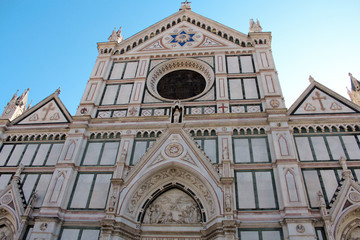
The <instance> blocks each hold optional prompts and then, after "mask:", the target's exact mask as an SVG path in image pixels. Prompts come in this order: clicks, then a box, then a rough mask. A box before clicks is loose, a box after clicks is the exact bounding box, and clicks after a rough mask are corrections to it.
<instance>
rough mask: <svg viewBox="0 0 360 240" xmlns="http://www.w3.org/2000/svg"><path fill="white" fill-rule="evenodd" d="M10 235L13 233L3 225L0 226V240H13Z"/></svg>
mask: <svg viewBox="0 0 360 240" xmlns="http://www.w3.org/2000/svg"><path fill="white" fill-rule="evenodd" d="M12 235H13V233H12V231H11V229H10V228H9V227H8V226H6V225H5V224H2V225H1V226H0V239H1V240H12V239H13V238H12Z"/></svg>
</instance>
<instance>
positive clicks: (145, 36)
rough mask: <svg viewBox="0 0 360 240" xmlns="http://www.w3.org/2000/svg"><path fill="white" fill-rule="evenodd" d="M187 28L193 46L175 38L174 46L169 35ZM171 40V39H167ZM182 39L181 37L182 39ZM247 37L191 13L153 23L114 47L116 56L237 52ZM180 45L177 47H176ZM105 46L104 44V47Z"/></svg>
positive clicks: (246, 43) (181, 13) (243, 45)
mask: <svg viewBox="0 0 360 240" xmlns="http://www.w3.org/2000/svg"><path fill="white" fill-rule="evenodd" d="M184 26H185V27H186V28H188V29H187V31H185V32H186V34H190V36H189V35H188V36H189V37H191V34H193V33H192V32H191V31H188V30H190V29H191V30H193V31H194V32H196V33H197V34H195V35H193V36H194V37H195V38H193V40H194V42H191V40H189V41H188V42H186V44H184V45H183V46H182V44H183V42H181V41H182V40H183V39H182V40H181V39H179V38H178V40H176V41H175V42H172V41H173V38H172V37H171V35H177V34H179V33H181V32H182V31H180V30H179V29H181V27H184ZM169 36H170V37H169ZM181 37H184V36H181ZM249 39H250V38H249V36H248V35H246V34H244V33H241V32H239V31H236V30H234V29H232V28H229V27H227V26H225V25H223V24H220V23H218V22H216V21H214V20H211V19H209V18H206V17H204V16H201V15H199V14H197V13H195V12H193V11H191V10H180V11H179V12H176V13H174V14H172V15H170V16H169V17H167V18H165V19H163V20H161V21H159V22H157V23H155V24H154V25H152V26H150V27H148V28H146V29H144V30H142V31H140V32H139V33H137V34H135V35H133V36H131V37H129V38H127V39H125V40H123V41H121V42H120V43H118V44H117V45H116V47H115V51H114V52H115V54H116V53H121V54H124V53H125V54H128V53H129V54H131V53H135V52H139V51H141V52H144V51H151V50H156V51H159V50H160V51H161V50H167V49H171V50H174V48H175V49H181V50H183V49H184V48H183V47H184V46H185V47H195V46H196V47H202V48H204V47H219V48H220V47H221V46H223V47H224V48H225V47H227V48H229V47H230V48H231V47H234V48H240V47H245V46H248V45H249V44H250V43H249V42H251V41H250V40H249ZM179 42H180V43H179ZM103 44H106V43H103Z"/></svg>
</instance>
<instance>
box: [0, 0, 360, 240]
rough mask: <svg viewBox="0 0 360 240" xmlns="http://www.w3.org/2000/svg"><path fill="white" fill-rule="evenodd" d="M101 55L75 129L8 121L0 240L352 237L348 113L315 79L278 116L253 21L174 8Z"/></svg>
mask: <svg viewBox="0 0 360 240" xmlns="http://www.w3.org/2000/svg"><path fill="white" fill-rule="evenodd" d="M98 50H99V56H98V58H97V60H96V64H95V66H94V70H93V72H92V73H91V77H90V79H89V81H88V83H87V86H86V88H85V91H84V94H83V97H82V99H81V102H80V105H79V108H78V110H77V112H76V114H75V115H74V116H71V115H70V114H69V113H68V111H67V110H66V107H65V106H64V105H63V104H62V102H61V100H60V98H59V91H58V90H57V91H56V92H54V93H53V94H51V95H50V96H48V97H47V98H45V99H44V100H43V101H41V102H40V103H38V104H36V105H35V106H34V107H32V108H30V109H28V110H27V111H25V112H24V113H23V114H21V113H22V112H23V111H24V109H25V107H26V99H27V94H28V91H26V92H25V93H24V94H23V95H21V97H20V98H19V99H23V102H22V104H20V105H16V104H15V99H17V95H16V94H15V95H14V98H13V99H12V100H11V101H10V102H9V104H8V106H7V107H6V108H5V109H6V112H5V113H4V114H3V115H2V117H1V118H0V125H1V126H0V137H1V142H0V144H1V152H0V166H1V167H0V190H1V191H0V239H29V240H35V239H62V240H65V239H66V240H68V239H86V240H89V239H103V240H105V239H106V240H115V239H117V240H120V239H122V240H123V239H124V240H130V239H131V240H132V239H142V240H160V239H161V240H170V239H173V240H175V239H182V240H186V239H189V240H190V239H191V240H195V239H196V240H197V239H199V240H200V239H209V240H210V239H227V240H230V239H240V240H244V239H245V240H258V239H263V240H282V239H291V240H295V239H323V240H324V239H328V240H331V239H357V238H358V236H359V229H360V219H359V217H358V216H359V214H358V212H359V211H360V210H359V207H360V186H359V184H358V181H359V180H360V147H359V146H360V124H359V118H360V114H359V112H360V107H359V106H357V105H355V104H354V103H352V102H350V101H349V100H347V99H345V98H344V97H342V96H340V95H338V94H337V93H335V92H333V91H332V90H330V89H328V88H326V87H325V86H323V85H321V84H320V83H318V82H316V81H315V80H313V79H311V82H310V85H309V87H308V88H307V89H306V90H305V91H304V92H303V93H300V92H299V95H300V96H299V99H298V100H297V101H296V102H295V103H294V104H293V106H291V107H290V108H289V109H286V108H285V104H284V99H283V97H282V93H281V92H282V91H281V88H280V84H279V81H278V76H277V72H276V69H275V66H274V60H273V57H272V52H271V33H270V32H262V27H261V26H260V23H259V22H258V21H257V22H254V21H251V26H250V31H249V33H248V34H243V33H241V32H238V31H236V30H233V29H231V28H228V27H226V26H224V25H222V24H220V23H218V22H215V21H213V20H211V19H208V18H205V17H203V16H201V15H198V14H196V13H195V12H193V11H191V7H190V3H189V2H185V3H183V5H182V7H181V9H180V11H178V12H176V13H174V14H173V15H171V16H169V17H167V18H165V19H163V20H161V21H160V22H158V23H156V24H154V25H152V26H151V27H150V28H147V29H145V30H143V31H141V32H139V33H138V34H136V35H134V36H132V37H130V38H128V39H123V37H122V36H121V28H120V29H119V31H114V32H113V34H112V35H111V36H110V37H109V41H108V42H103V43H98ZM169 75H171V76H172V77H173V78H176V79H178V80H177V81H173V80H172V79H171V78H169V77H167V76H169ZM179 79H180V80H179ZM187 84H188V85H187ZM159 86H162V87H159ZM164 89H165V90H164ZM164 91H165V92H167V93H169V92H171V93H172V92H173V93H174V94H176V96H177V97H176V98H172V97H171V95H170V96H169V95H166V94H164ZM19 114H20V116H18V115H19Z"/></svg>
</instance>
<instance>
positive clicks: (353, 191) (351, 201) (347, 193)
mask: <svg viewBox="0 0 360 240" xmlns="http://www.w3.org/2000/svg"><path fill="white" fill-rule="evenodd" d="M346 171H348V172H349V170H346ZM347 175H348V176H347V177H345V179H344V178H343V179H342V180H343V181H342V186H340V187H339V188H338V190H337V192H336V193H335V194H334V196H335V200H334V201H333V203H332V204H331V209H330V211H329V215H330V216H331V220H332V221H334V220H335V219H336V218H338V217H339V216H340V215H342V214H343V213H344V212H347V211H348V209H350V208H353V207H354V206H360V185H359V184H358V183H356V182H355V181H354V180H353V179H352V177H351V176H350V173H348V174H347Z"/></svg>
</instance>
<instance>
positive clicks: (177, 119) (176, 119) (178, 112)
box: [171, 101, 183, 123]
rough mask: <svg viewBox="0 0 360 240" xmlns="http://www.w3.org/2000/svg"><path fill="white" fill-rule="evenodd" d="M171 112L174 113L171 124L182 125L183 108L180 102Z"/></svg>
mask: <svg viewBox="0 0 360 240" xmlns="http://www.w3.org/2000/svg"><path fill="white" fill-rule="evenodd" d="M171 112H172V114H171V115H172V117H171V122H172V123H181V122H182V112H183V107H182V106H181V105H180V101H176V102H175V103H174V107H172V108H171Z"/></svg>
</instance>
